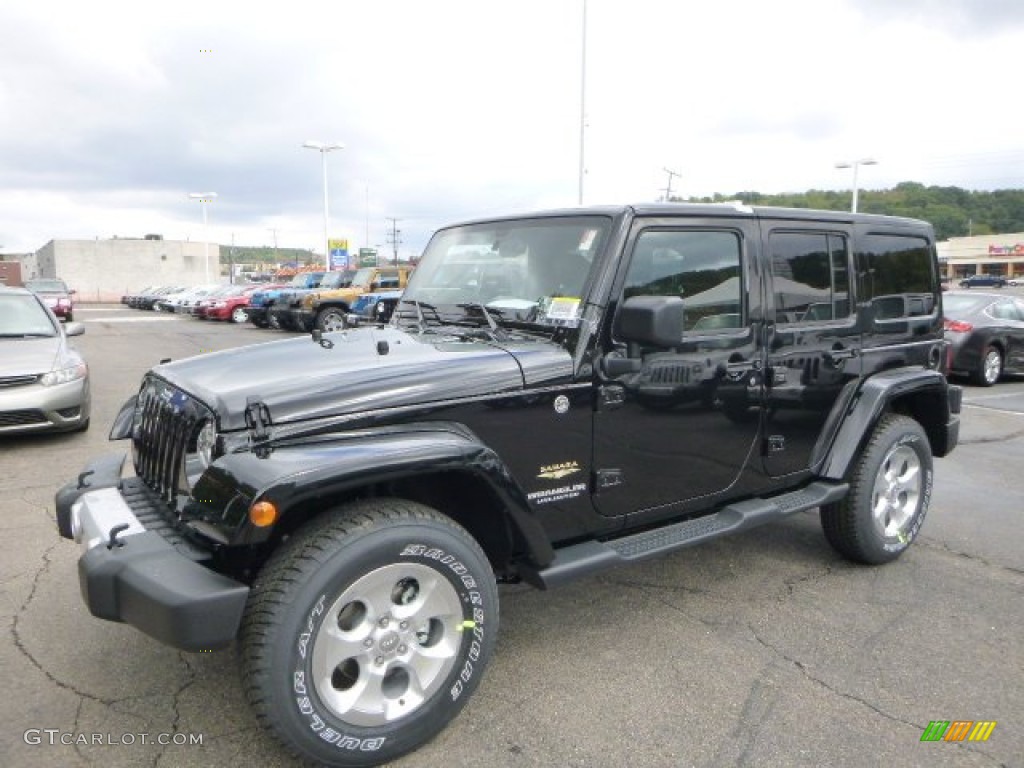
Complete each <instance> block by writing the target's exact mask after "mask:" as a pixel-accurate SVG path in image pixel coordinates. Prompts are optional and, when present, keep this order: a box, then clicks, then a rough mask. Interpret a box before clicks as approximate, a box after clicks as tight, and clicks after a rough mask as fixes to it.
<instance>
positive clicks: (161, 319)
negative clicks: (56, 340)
mask: <svg viewBox="0 0 1024 768" xmlns="http://www.w3.org/2000/svg"><path fill="white" fill-rule="evenodd" d="M173 319H174V318H173V317H90V318H89V319H88V320H87V321H86V322H89V323H159V322H165V321H169V320H173Z"/></svg>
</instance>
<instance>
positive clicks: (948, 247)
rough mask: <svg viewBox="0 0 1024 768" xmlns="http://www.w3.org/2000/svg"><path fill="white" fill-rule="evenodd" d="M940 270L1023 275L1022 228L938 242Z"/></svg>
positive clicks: (957, 274)
mask: <svg viewBox="0 0 1024 768" xmlns="http://www.w3.org/2000/svg"><path fill="white" fill-rule="evenodd" d="M938 251H939V262H940V263H941V264H942V274H943V275H944V276H946V277H951V278H960V277H967V276H968V275H1000V276H1002V277H1006V278H1011V277H1024V232H1017V233H1011V234H1007V235H975V236H974V237H951V238H950V239H949V240H945V241H943V242H941V243H939V244H938Z"/></svg>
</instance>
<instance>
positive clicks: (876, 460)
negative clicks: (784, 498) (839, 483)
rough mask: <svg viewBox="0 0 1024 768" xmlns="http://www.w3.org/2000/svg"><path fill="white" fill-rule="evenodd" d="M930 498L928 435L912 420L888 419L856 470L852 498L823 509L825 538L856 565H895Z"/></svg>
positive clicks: (894, 416)
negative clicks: (888, 563)
mask: <svg viewBox="0 0 1024 768" xmlns="http://www.w3.org/2000/svg"><path fill="white" fill-rule="evenodd" d="M931 493H932V453H931V447H930V446H929V444H928V436H927V435H926V434H925V432H924V429H923V428H922V427H921V425H920V424H919V423H917V422H916V421H914V420H913V419H911V418H910V417H908V416H901V415H898V414H889V415H888V416H884V417H883V418H882V419H881V421H879V422H878V425H877V426H876V427H875V431H874V433H873V434H872V435H871V439H870V440H869V441H868V444H867V446H866V447H865V448H864V451H863V453H861V455H860V457H859V458H858V459H857V463H856V464H855V465H854V467H853V472H852V475H851V479H850V493H849V494H848V495H847V496H846V498H844V499H843V500H842V501H839V502H836V503H835V504H829V505H827V506H824V507H822V508H821V512H820V514H821V526H822V529H823V530H824V531H825V538H826V539H828V542H829V544H831V545H832V546H833V547H834V548H835V550H836V551H837V552H839V554H841V555H842V556H843V557H845V558H847V559H849V560H853V561H854V562H858V563H867V564H871V565H877V564H880V563H887V562H890V561H891V560H895V559H896V558H897V557H899V556H900V555H902V554H903V552H904V551H905V550H906V549H907V548H908V547H909V546H910V544H911V542H913V540H914V539H915V538H916V537H917V534H918V532H919V531H920V530H921V525H922V523H924V518H925V515H926V514H927V512H928V502H929V500H930V498H931Z"/></svg>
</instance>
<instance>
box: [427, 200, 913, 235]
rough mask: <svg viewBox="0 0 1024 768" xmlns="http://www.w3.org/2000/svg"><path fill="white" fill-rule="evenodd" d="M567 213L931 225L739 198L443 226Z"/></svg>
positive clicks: (568, 210)
mask: <svg viewBox="0 0 1024 768" xmlns="http://www.w3.org/2000/svg"><path fill="white" fill-rule="evenodd" d="M567 216H608V217H611V218H618V217H624V216H663V217H671V216H702V217H708V218H715V217H730V218H735V217H737V216H748V217H750V218H763V219H768V218H771V219H791V220H794V221H834V222H837V223H842V224H851V223H855V222H856V223H862V224H878V225H888V226H893V225H897V226H901V227H914V228H921V227H931V224H929V223H928V222H926V221H922V220H920V219H911V218H905V217H901V216H883V215H881V214H877V213H850V212H849V211H825V210H818V209H814V208H781V207H775V206H767V205H746V204H745V203H742V202H739V201H732V202H726V203H639V204H634V205H592V206H579V207H577V208H556V209H550V210H541V211H524V212H522V213H518V214H508V215H501V216H492V217H482V218H478V219H471V220H467V221H461V222H455V223H452V224H450V225H447V226H445V227H443V228H444V229H447V228H448V227H449V226H451V227H454V226H464V225H469V224H484V223H487V222H495V221H515V220H521V219H541V218H561V217H567Z"/></svg>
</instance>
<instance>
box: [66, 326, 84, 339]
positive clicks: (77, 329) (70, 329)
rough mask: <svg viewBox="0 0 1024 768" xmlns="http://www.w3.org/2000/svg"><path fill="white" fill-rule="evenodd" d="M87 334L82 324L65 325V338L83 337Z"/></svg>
mask: <svg viewBox="0 0 1024 768" xmlns="http://www.w3.org/2000/svg"><path fill="white" fill-rule="evenodd" d="M83 333H85V325H83V324H82V323H65V324H64V335H65V336H81V335H82V334H83Z"/></svg>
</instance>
